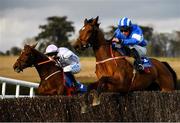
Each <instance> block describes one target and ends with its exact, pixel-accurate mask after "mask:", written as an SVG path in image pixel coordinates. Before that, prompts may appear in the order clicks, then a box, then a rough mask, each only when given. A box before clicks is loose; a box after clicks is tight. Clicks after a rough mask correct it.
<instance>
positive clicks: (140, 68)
mask: <svg viewBox="0 0 180 123" xmlns="http://www.w3.org/2000/svg"><path fill="white" fill-rule="evenodd" d="M132 55H133V57H134V58H135V61H134V66H135V69H136V70H137V71H140V72H141V71H143V70H144V66H143V65H142V62H141V57H140V56H139V54H138V52H137V51H136V49H134V48H133V49H132Z"/></svg>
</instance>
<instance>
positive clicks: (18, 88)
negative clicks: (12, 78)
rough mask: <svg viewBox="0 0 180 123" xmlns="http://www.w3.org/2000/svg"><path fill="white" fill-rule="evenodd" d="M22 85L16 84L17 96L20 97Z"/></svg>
mask: <svg viewBox="0 0 180 123" xmlns="http://www.w3.org/2000/svg"><path fill="white" fill-rule="evenodd" d="M19 90H20V85H16V98H18V97H19Z"/></svg>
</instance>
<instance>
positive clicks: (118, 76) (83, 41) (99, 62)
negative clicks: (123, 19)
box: [74, 16, 177, 93]
mask: <svg viewBox="0 0 180 123" xmlns="http://www.w3.org/2000/svg"><path fill="white" fill-rule="evenodd" d="M98 18H99V17H98V16H97V17H96V18H94V19H93V18H91V19H89V20H87V19H85V20H84V26H83V27H82V28H81V29H80V30H79V36H78V38H77V40H76V42H75V43H74V48H75V49H76V50H84V49H86V48H88V47H92V48H93V51H94V54H95V57H96V70H95V73H96V76H97V78H98V81H97V82H95V83H93V84H94V85H96V86H94V88H93V89H96V90H97V89H98V87H100V89H99V90H102V91H103V92H122V93H127V92H130V91H140V90H145V89H146V88H148V86H150V84H152V83H153V82H155V83H157V84H158V85H159V87H160V90H161V91H162V92H166V91H173V90H175V88H176V87H175V86H176V81H177V76H176V73H175V72H174V70H173V69H172V68H171V66H170V65H169V64H168V63H167V62H160V61H159V60H157V59H154V58H150V60H151V62H152V64H153V65H152V67H151V68H149V72H148V73H144V72H143V73H140V72H138V71H136V70H135V69H134V67H133V65H132V63H130V62H129V60H128V59H129V58H130V57H128V56H123V55H122V54H121V53H120V52H118V51H115V50H113V49H112V44H111V41H107V40H106V39H105V37H104V34H103V32H102V30H101V29H100V28H99V25H100V24H99V23H98ZM91 87H93V86H91Z"/></svg>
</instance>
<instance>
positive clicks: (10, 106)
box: [0, 77, 180, 122]
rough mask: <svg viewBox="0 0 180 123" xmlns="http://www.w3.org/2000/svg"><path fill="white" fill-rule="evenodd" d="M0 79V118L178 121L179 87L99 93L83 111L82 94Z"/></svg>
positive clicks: (77, 120)
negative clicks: (11, 88) (39, 92)
mask: <svg viewBox="0 0 180 123" xmlns="http://www.w3.org/2000/svg"><path fill="white" fill-rule="evenodd" d="M0 81H1V84H2V93H1V98H0V122H72V121H73V122H180V91H179V90H176V91H173V92H166V93H165V92H160V91H135V92H129V93H127V94H121V93H102V95H101V99H100V100H101V104H100V105H98V106H95V107H90V108H88V111H87V113H83V114H82V113H81V103H82V101H83V100H84V97H83V96H82V95H77V96H73V97H67V96H34V89H36V88H37V87H38V84H37V83H31V82H27V81H22V80H14V79H9V78H4V77H0ZM8 84H13V85H15V94H14V95H7V94H6V85H8ZM21 86H25V87H26V88H28V93H29V94H28V95H26V96H24V95H23V96H22V95H20V89H21V88H20V87H21ZM12 97H15V98H12ZM29 97H31V98H29ZM89 101H92V100H91V98H90V100H89Z"/></svg>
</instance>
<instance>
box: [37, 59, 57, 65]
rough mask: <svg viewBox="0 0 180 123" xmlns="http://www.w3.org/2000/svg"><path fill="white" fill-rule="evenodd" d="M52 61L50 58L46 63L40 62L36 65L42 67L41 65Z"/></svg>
mask: <svg viewBox="0 0 180 123" xmlns="http://www.w3.org/2000/svg"><path fill="white" fill-rule="evenodd" d="M48 58H49V57H48ZM52 61H54V60H53V59H52V58H49V59H48V60H47V61H43V62H40V63H38V64H37V65H42V64H45V63H49V62H52Z"/></svg>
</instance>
